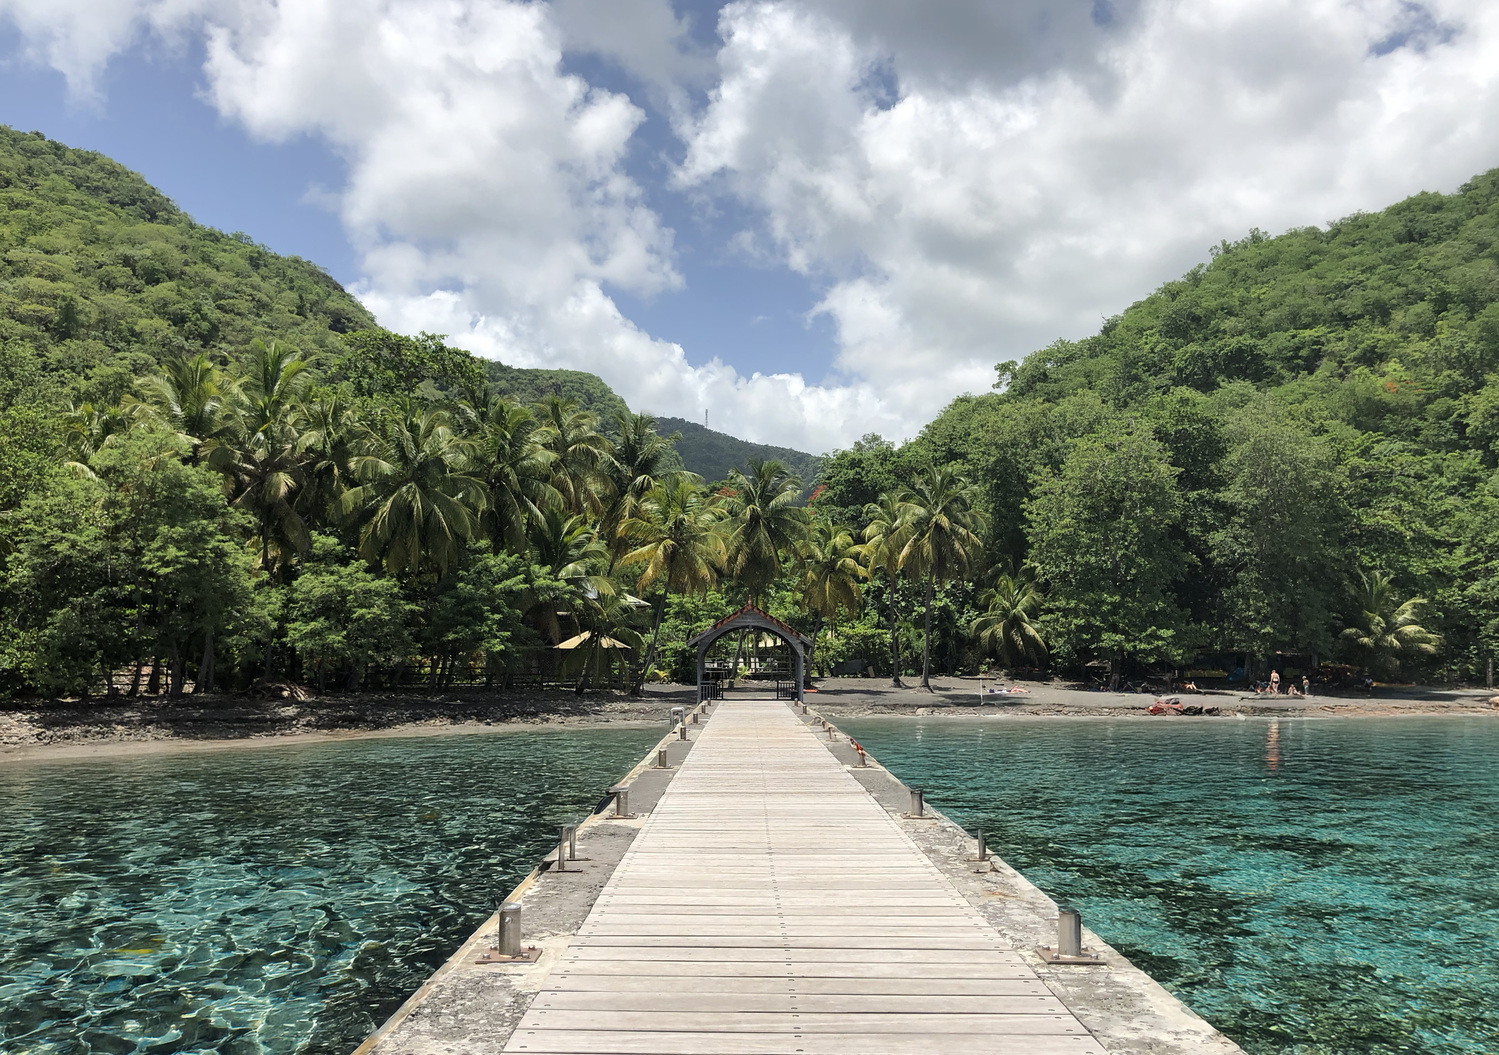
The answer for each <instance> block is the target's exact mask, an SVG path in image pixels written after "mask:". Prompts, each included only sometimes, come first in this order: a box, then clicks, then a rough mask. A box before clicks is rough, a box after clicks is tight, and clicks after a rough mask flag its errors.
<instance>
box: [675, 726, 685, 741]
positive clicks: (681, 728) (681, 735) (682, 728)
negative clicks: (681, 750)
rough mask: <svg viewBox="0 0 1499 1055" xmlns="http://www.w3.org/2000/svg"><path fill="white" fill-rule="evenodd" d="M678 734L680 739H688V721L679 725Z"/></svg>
mask: <svg viewBox="0 0 1499 1055" xmlns="http://www.w3.org/2000/svg"><path fill="white" fill-rule="evenodd" d="M677 734H678V735H677V739H678V740H685V739H687V723H686V722H683V723H682V724H681V725H679V726H677Z"/></svg>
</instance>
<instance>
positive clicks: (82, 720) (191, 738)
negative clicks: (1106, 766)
mask: <svg viewBox="0 0 1499 1055" xmlns="http://www.w3.org/2000/svg"><path fill="white" fill-rule="evenodd" d="M933 682H934V687H935V688H936V690H937V691H936V692H934V693H927V692H925V691H924V690H921V689H917V688H910V687H907V688H904V689H895V688H891V687H890V685H889V683H888V681H886V680H884V679H862V678H838V679H832V678H828V679H824V680H823V681H821V682H820V683H819V685H818V690H817V691H816V692H815V693H809V694H808V697H807V702H808V704H815V705H816V706H817V707H818V709H819V710H823V711H825V712H826V713H827V714H828V715H829V717H832V716H834V715H836V716H837V717H839V718H878V717H904V718H942V719H944V720H963V719H968V720H972V719H980V718H982V719H1009V718H1073V719H1085V718H1086V719H1097V718H1111V719H1132V720H1144V719H1149V720H1152V721H1156V722H1161V723H1164V724H1170V723H1171V722H1172V721H1180V720H1181V719H1183V718H1187V719H1191V720H1195V721H1211V720H1223V719H1236V718H1307V719H1312V718H1338V719H1352V718H1395V717H1426V718H1430V717H1442V716H1461V717H1472V716H1475V715H1489V716H1492V717H1495V718H1499V702H1494V701H1499V697H1492V698H1491V696H1490V694H1489V692H1488V691H1487V690H1483V689H1473V690H1427V691H1424V692H1420V693H1410V694H1404V695H1393V694H1391V695H1379V696H1375V697H1372V698H1369V697H1352V698H1350V697H1317V696H1314V697H1311V698H1309V699H1303V698H1299V697H1278V698H1277V697H1266V696H1263V695H1258V696H1256V695H1250V696H1243V695H1240V694H1237V693H1228V692H1208V693H1199V694H1196V695H1188V696H1182V697H1180V699H1181V700H1182V701H1183V702H1184V703H1192V704H1200V705H1204V706H1207V707H1216V708H1217V713H1214V714H1206V715H1201V716H1199V715H1174V714H1168V715H1150V714H1148V713H1147V712H1146V708H1147V707H1148V706H1149V705H1150V704H1151V702H1152V700H1153V697H1151V696H1149V695H1143V694H1125V693H1099V692H1090V691H1086V690H1080V689H1072V688H1069V687H1066V686H1063V685H1058V684H1055V683H1052V684H1041V683H1030V684H1029V685H1028V686H1027V688H1028V691H1027V692H1026V693H1024V694H1017V695H1012V696H998V695H996V696H982V697H981V696H980V695H979V694H978V679H976V678H940V679H933ZM695 702H696V692H695V689H694V688H693V687H692V686H676V685H672V686H652V687H651V688H649V689H648V690H647V691H646V695H645V696H644V697H632V696H625V695H621V694H614V693H591V694H586V695H583V696H578V695H577V694H575V693H573V692H572V691H571V690H556V689H552V690H531V691H522V692H515V691H512V692H493V691H483V690H466V689H456V690H450V691H448V692H445V693H440V694H423V693H416V692H404V693H403V692H386V693H365V694H360V695H356V696H332V697H325V698H321V699H320V698H316V697H309V696H306V695H305V694H302V693H300V692H297V691H296V690H293V689H290V688H282V689H279V690H277V691H276V692H274V693H272V694H270V695H266V696H259V697H256V696H250V695H248V694H246V695H233V696H230V695H216V696H212V697H207V698H204V697H191V696H189V697H183V698H180V699H175V700H169V699H146V700H114V701H106V700H99V701H95V702H89V703H37V704H33V705H29V706H28V705H25V704H21V705H15V704H12V705H11V706H10V707H8V708H6V709H0V764H3V763H5V762H8V761H37V760H59V761H61V760H67V759H88V758H108V757H129V756H141V755H159V754H167V753H171V752H176V751H182V752H192V753H201V752H205V751H221V750H226V749H231V748H235V747H254V748H259V747H272V746H294V745H305V744H319V743H337V742H341V741H349V740H367V739H392V738H398V737H430V736H473V735H482V734H486V733H496V734H503V733H510V732H522V731H527V730H538V729H594V728H607V727H623V728H631V727H634V728H642V727H647V726H651V725H656V724H659V723H662V722H666V721H668V720H669V718H670V711H671V708H672V707H674V706H689V707H690V706H692V705H693V704H694V703H695Z"/></svg>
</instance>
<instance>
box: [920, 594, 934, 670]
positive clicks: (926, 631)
mask: <svg viewBox="0 0 1499 1055" xmlns="http://www.w3.org/2000/svg"><path fill="white" fill-rule="evenodd" d="M921 637H922V640H921V687H922V688H923V689H925V690H926V691H927V692H931V691H932V576H930V575H928V576H927V580H926V614H925V615H924V616H922V624H921Z"/></svg>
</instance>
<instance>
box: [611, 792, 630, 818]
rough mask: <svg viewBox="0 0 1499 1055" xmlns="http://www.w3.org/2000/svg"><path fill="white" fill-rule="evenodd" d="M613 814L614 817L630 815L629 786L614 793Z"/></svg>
mask: <svg viewBox="0 0 1499 1055" xmlns="http://www.w3.org/2000/svg"><path fill="white" fill-rule="evenodd" d="M614 815H615V816H616V817H628V816H629V815H630V789H629V788H620V789H619V790H618V791H616V792H615V793H614Z"/></svg>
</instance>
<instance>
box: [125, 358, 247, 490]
mask: <svg viewBox="0 0 1499 1055" xmlns="http://www.w3.org/2000/svg"><path fill="white" fill-rule="evenodd" d="M161 369H162V372H161V373H160V374H156V375H153V376H151V377H148V378H146V379H145V380H143V381H141V382H140V390H141V393H142V395H143V396H144V397H145V399H144V401H143V405H144V406H146V407H149V408H150V411H151V413H152V415H153V416H154V417H156V418H157V419H158V420H159V421H161V422H162V423H163V424H165V425H166V426H167V427H168V428H170V429H172V430H173V431H175V432H177V433H179V434H180V435H182V436H185V437H186V438H187V439H188V440H189V441H190V442H191V443H192V445H193V449H192V462H193V464H194V465H198V464H201V463H203V462H207V463H208V464H209V465H210V466H212V467H213V468H216V469H223V468H225V467H226V466H227V463H228V461H229V459H230V458H231V456H232V452H231V450H230V448H229V446H228V445H227V443H226V440H227V439H228V436H229V433H230V432H231V431H232V430H233V428H234V425H235V414H234V411H235V404H236V401H237V399H238V396H239V392H238V389H237V386H236V383H235V382H234V381H233V380H231V379H230V378H227V377H225V376H224V373H223V371H222V370H220V369H219V368H218V367H217V366H216V365H214V362H213V360H211V359H209V358H208V354H207V353H206V352H199V353H198V354H197V355H193V356H179V357H177V358H173V359H169V360H167V361H166V362H165V363H163V364H162V366H161Z"/></svg>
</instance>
